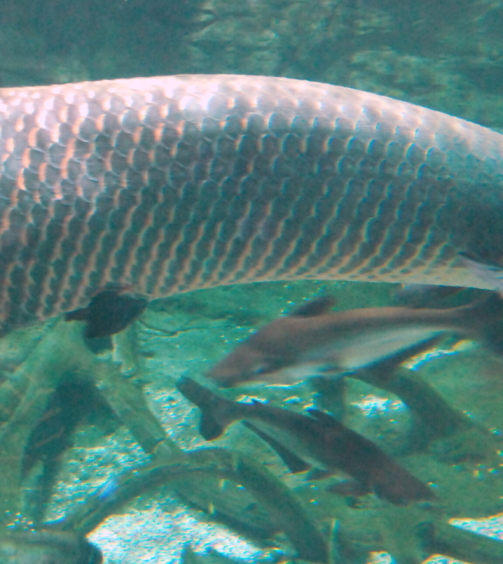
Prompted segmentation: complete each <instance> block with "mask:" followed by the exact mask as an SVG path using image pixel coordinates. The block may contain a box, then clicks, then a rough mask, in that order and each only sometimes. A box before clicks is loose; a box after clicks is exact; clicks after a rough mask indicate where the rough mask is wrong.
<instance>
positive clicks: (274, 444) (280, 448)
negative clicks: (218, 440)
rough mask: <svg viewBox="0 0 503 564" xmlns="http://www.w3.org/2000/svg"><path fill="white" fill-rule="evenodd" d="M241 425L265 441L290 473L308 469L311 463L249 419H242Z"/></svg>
mask: <svg viewBox="0 0 503 564" xmlns="http://www.w3.org/2000/svg"><path fill="white" fill-rule="evenodd" d="M243 425H244V426H245V427H247V428H248V429H251V430H252V431H253V432H254V433H255V434H256V435H257V436H259V437H260V438H261V439H262V440H263V441H265V442H266V443H267V444H268V445H269V446H270V447H271V448H272V449H273V450H274V451H275V452H276V454H277V455H278V456H279V457H280V458H281V460H282V461H283V462H284V463H285V464H286V466H287V468H288V470H290V472H291V473H292V474H298V473H299V472H305V471H306V470H309V469H310V468H311V464H309V463H308V462H306V461H305V460H303V459H302V458H300V457H299V456H297V455H296V454H295V453H293V452H292V451H291V450H289V449H288V448H287V447H285V446H284V445H283V444H281V443H280V442H279V441H277V440H276V439H273V438H272V437H271V436H270V435H268V434H267V433H264V431H262V430H261V429H259V428H258V427H256V426H255V425H254V424H253V423H250V422H249V421H243Z"/></svg>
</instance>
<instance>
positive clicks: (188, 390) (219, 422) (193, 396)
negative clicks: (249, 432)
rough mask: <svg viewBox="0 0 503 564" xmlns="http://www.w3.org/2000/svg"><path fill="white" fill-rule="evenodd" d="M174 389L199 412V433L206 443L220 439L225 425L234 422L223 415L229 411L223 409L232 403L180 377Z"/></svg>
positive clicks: (196, 383)
mask: <svg viewBox="0 0 503 564" xmlns="http://www.w3.org/2000/svg"><path fill="white" fill-rule="evenodd" d="M176 387H177V389H178V391H179V392H180V393H181V394H182V395H183V396H185V397H186V398H187V399H188V400H189V401H191V402H192V403H194V404H195V405H197V407H198V408H199V409H200V410H201V420H200V422H199V432H200V433H201V435H202V436H203V437H204V438H205V439H206V440H207V441H212V440H214V439H217V438H218V437H220V436H221V435H222V434H223V433H224V431H225V429H226V427H227V425H229V424H230V423H232V421H233V420H234V418H232V417H229V418H226V417H225V413H226V412H227V411H229V410H228V409H225V408H226V407H227V404H232V402H230V401H228V400H226V399H225V398H221V397H219V396H217V395H216V394H214V393H213V392H212V391H211V390H210V389H208V388H205V387H204V386H201V384H199V383H198V382H196V381H195V380H192V378H188V377H187V376H182V378H180V379H179V380H178V382H177V383H176Z"/></svg>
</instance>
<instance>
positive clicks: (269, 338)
mask: <svg viewBox="0 0 503 564" xmlns="http://www.w3.org/2000/svg"><path fill="white" fill-rule="evenodd" d="M330 307H331V302H330V300H327V299H323V300H321V302H319V301H314V302H310V303H308V304H307V305H304V306H302V308H300V309H299V310H297V311H294V312H293V313H292V314H291V315H289V316H286V317H281V318H279V319H276V320H274V321H272V322H271V323H269V324H267V325H265V326H264V327H262V328H261V329H259V330H258V331H257V332H256V333H254V334H252V335H251V336H250V337H248V338H247V339H246V340H245V341H243V342H242V343H241V344H240V345H238V346H237V348H236V349H235V350H234V351H232V352H231V353H230V354H229V355H228V356H226V357H225V358H224V359H223V360H221V361H220V362H218V363H217V364H216V365H215V366H214V367H213V368H212V369H211V370H210V371H209V372H208V375H209V376H210V377H211V378H212V379H213V380H215V381H216V382H217V383H218V385H220V386H224V387H228V386H235V385H239V384H243V383H246V382H249V381H256V380H262V381H267V382H276V383H294V382H296V381H299V380H302V379H303V378H306V377H308V376H314V375H316V374H326V373H334V372H335V373H340V372H345V371H354V370H357V369H359V368H363V367H365V366H369V365H372V364H374V363H376V362H379V361H382V360H383V359H385V358H387V357H390V356H392V355H395V354H397V353H398V352H400V351H402V350H406V349H408V348H409V347H411V346H412V345H414V344H417V343H421V342H423V341H427V340H429V339H431V338H432V337H435V336H437V335H441V334H442V333H456V334H459V335H461V336H463V337H466V338H470V339H477V340H480V341H482V343H483V344H485V345H487V346H488V347H490V348H492V349H493V350H495V351H497V352H501V351H503V326H502V325H501V324H500V323H499V321H500V319H501V318H502V316H503V299H502V298H501V297H500V295H499V294H497V293H491V294H490V295H489V296H488V297H487V298H483V299H482V300H479V301H477V302H475V303H472V304H470V305H468V306H462V307H456V308H449V309H433V308H428V309H427V308H424V309H412V308H406V307H382V308H363V309H352V310H348V311H341V312H328V310H329V309H330Z"/></svg>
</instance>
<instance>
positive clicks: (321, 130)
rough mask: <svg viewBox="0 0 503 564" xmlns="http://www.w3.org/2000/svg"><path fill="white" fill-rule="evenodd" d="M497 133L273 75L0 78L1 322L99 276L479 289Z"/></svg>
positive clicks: (499, 173) (498, 239)
mask: <svg viewBox="0 0 503 564" xmlns="http://www.w3.org/2000/svg"><path fill="white" fill-rule="evenodd" d="M502 149H503V136H502V135H500V134H498V133H496V132H493V131H491V130H489V129H486V128H483V127H481V126H478V125H475V124H472V123H469V122H466V121H463V120H461V119H458V118H454V117H451V116H448V115H445V114H442V113H439V112H435V111H433V110H429V109H426V108H422V107H419V106H414V105H411V104H408V103H405V102H400V101H397V100H393V99H390V98H386V97H382V96H378V95H375V94H370V93H366V92H361V91H358V90H352V89H348V88H343V87H338V86H330V85H326V84H319V83H313V82H306V81H300V80H292V79H286V78H274V77H254V76H232V75H181V76H171V77H156V78H141V79H140V78H138V79H126V80H112V81H101V82H84V83H79V84H65V85H56V86H40V87H29V88H4V89H0V312H1V313H0V316H1V317H0V324H1V327H2V331H5V330H8V329H10V328H13V327H18V326H22V325H25V324H27V323H31V322H34V321H36V320H43V319H46V318H48V317H51V316H53V315H56V314H58V313H61V312H63V311H69V310H73V309H76V308H79V307H83V306H85V305H86V304H87V302H88V301H89V299H90V298H91V297H92V296H93V295H94V294H95V293H96V292H97V291H99V290H100V289H102V288H104V287H105V286H106V285H107V284H110V283H113V284H118V285H125V286H128V287H131V288H132V289H134V291H136V292H139V293H142V294H144V295H146V296H150V297H159V296H162V295H168V294H172V293H176V292H184V291H188V290H192V289H196V288H205V287H210V286H216V285H221V284H233V283H239V282H251V281H259V280H278V279H285V280H292V279H298V278H311V279H344V280H375V281H397V282H427V283H433V284H451V285H467V286H478V287H485V285H486V284H487V283H486V282H484V280H482V279H479V278H478V276H477V275H476V274H475V273H473V272H472V271H471V270H470V269H469V268H467V267H466V265H465V263H464V262H463V261H462V260H460V258H459V255H460V253H468V254H469V255H470V256H475V257H481V258H484V259H487V260H488V261H489V262H491V263H498V261H499V260H500V259H501V254H502V252H503V225H502V222H503V219H501V218H502V214H501V208H502V200H503V190H502V185H503V163H502V153H503V151H502Z"/></svg>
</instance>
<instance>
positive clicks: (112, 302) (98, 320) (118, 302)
mask: <svg viewBox="0 0 503 564" xmlns="http://www.w3.org/2000/svg"><path fill="white" fill-rule="evenodd" d="M147 304H148V301H147V300H146V299H145V298H137V297H133V296H129V295H125V294H122V293H121V291H120V290H117V289H112V290H103V291H102V292H100V293H99V294H96V296H94V297H93V298H92V300H91V301H90V302H89V305H88V306H87V307H85V308H83V309H76V310H75V311H70V312H69V313H67V314H66V315H65V321H85V322H86V328H85V330H84V335H85V337H87V338H88V339H97V338H101V337H108V336H110V335H114V334H115V333H119V332H120V331H122V330H123V329H125V328H126V327H127V326H128V325H129V324H130V323H131V322H132V321H134V320H135V319H136V318H137V317H138V316H139V315H140V314H141V313H142V312H143V310H144V309H145V308H146V307H147Z"/></svg>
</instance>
